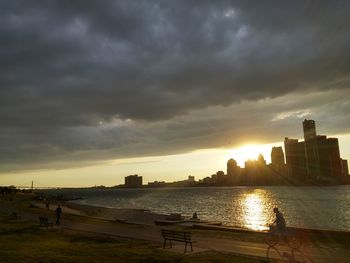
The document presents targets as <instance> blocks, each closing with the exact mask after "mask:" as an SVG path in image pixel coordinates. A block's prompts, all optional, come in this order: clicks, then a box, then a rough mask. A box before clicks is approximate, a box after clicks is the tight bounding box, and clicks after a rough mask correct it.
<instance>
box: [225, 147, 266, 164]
mask: <svg viewBox="0 0 350 263" xmlns="http://www.w3.org/2000/svg"><path fill="white" fill-rule="evenodd" d="M259 154H262V155H263V156H264V158H265V160H267V161H269V160H270V154H271V145H270V144H248V145H244V146H241V147H239V148H236V149H231V150H230V158H233V159H235V160H236V161H237V163H238V165H239V166H241V167H244V163H245V161H246V160H249V159H251V160H256V159H257V158H258V156H259Z"/></svg>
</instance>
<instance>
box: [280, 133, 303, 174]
mask: <svg viewBox="0 0 350 263" xmlns="http://www.w3.org/2000/svg"><path fill="white" fill-rule="evenodd" d="M284 149H285V151H286V163H287V173H288V176H289V177H291V178H293V179H296V180H297V179H300V178H305V176H306V175H307V169H306V156H305V143H304V142H298V140H297V139H289V138H288V137H286V138H285V139H284Z"/></svg>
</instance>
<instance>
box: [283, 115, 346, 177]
mask: <svg viewBox="0 0 350 263" xmlns="http://www.w3.org/2000/svg"><path fill="white" fill-rule="evenodd" d="M303 132H304V142H298V140H296V139H288V138H285V141H284V147H285V151H286V163H287V171H288V175H289V176H291V177H294V178H297V177H299V178H306V177H308V178H309V179H327V178H330V177H338V176H341V175H342V163H341V159H340V152H339V143H338V139H337V138H327V136H324V135H317V134H316V124H315V121H314V120H304V121H303Z"/></svg>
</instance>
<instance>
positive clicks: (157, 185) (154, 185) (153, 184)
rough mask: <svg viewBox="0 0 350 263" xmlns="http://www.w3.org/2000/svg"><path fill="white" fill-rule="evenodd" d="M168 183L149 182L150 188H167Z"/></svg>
mask: <svg viewBox="0 0 350 263" xmlns="http://www.w3.org/2000/svg"><path fill="white" fill-rule="evenodd" d="M165 185H166V182H164V181H154V182H149V183H148V186H150V187H161V186H165Z"/></svg>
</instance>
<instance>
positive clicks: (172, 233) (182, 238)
mask: <svg viewBox="0 0 350 263" xmlns="http://www.w3.org/2000/svg"><path fill="white" fill-rule="evenodd" d="M161 235H162V237H163V239H164V244H163V249H164V248H165V246H166V242H167V240H169V245H170V248H172V243H171V241H179V242H183V243H185V252H184V253H186V251H187V244H190V245H191V251H193V247H192V242H194V241H192V239H191V233H190V232H184V231H176V230H168V229H161Z"/></svg>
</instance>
